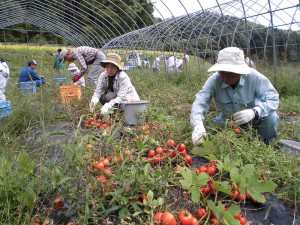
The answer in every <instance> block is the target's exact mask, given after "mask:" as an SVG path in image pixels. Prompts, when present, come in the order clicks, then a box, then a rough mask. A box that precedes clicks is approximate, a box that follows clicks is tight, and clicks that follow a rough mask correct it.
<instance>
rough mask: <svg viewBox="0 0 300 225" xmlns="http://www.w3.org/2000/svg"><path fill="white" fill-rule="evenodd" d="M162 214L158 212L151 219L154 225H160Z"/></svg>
mask: <svg viewBox="0 0 300 225" xmlns="http://www.w3.org/2000/svg"><path fill="white" fill-rule="evenodd" d="M161 215H162V212H158V213H156V214H155V215H154V217H153V222H154V224H155V225H160V221H161Z"/></svg>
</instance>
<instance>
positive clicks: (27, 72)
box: [19, 59, 46, 87]
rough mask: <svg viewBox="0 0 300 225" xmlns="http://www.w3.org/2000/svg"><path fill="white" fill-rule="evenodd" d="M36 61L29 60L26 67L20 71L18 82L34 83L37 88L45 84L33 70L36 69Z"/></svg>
mask: <svg viewBox="0 0 300 225" xmlns="http://www.w3.org/2000/svg"><path fill="white" fill-rule="evenodd" d="M37 65H38V64H37V63H36V61H35V60H34V59H33V60H30V61H29V62H28V66H26V67H23V68H22V69H21V72H20V75H19V82H29V81H33V82H35V83H36V86H37V87H39V86H40V85H41V84H46V81H45V80H44V78H42V77H40V76H39V75H37V74H36V73H35V72H34V70H35V68H36V67H37Z"/></svg>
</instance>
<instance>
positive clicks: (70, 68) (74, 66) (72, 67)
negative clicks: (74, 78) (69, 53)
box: [68, 63, 78, 70]
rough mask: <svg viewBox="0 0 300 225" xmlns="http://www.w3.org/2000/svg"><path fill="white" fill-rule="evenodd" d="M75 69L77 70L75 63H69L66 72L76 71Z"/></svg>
mask: <svg viewBox="0 0 300 225" xmlns="http://www.w3.org/2000/svg"><path fill="white" fill-rule="evenodd" d="M77 69H78V68H77V66H76V64H75V63H70V64H69V67H68V70H77Z"/></svg>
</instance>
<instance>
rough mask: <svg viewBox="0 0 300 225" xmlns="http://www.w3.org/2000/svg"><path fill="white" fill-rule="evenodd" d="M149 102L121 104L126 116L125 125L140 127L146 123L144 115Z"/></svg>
mask: <svg viewBox="0 0 300 225" xmlns="http://www.w3.org/2000/svg"><path fill="white" fill-rule="evenodd" d="M147 103H148V102H147V101H144V100H140V101H135V102H128V101H126V102H121V105H122V108H123V110H124V114H125V123H126V124H128V125H138V124H141V123H143V122H144V120H145V116H144V115H143V114H142V112H144V111H145V110H146V107H147Z"/></svg>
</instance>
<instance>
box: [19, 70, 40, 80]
mask: <svg viewBox="0 0 300 225" xmlns="http://www.w3.org/2000/svg"><path fill="white" fill-rule="evenodd" d="M27 71H28V72H27ZM28 73H29V74H30V76H31V78H32V80H42V78H41V77H40V76H39V75H37V74H36V73H35V72H34V70H33V69H31V67H30V66H26V67H23V68H22V69H21V72H20V75H19V82H28V81H31V79H30V77H29V75H28Z"/></svg>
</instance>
